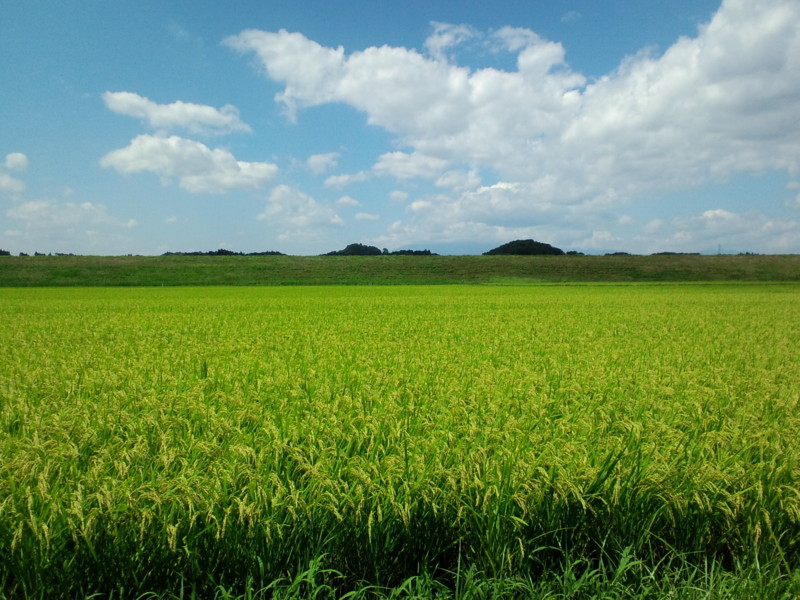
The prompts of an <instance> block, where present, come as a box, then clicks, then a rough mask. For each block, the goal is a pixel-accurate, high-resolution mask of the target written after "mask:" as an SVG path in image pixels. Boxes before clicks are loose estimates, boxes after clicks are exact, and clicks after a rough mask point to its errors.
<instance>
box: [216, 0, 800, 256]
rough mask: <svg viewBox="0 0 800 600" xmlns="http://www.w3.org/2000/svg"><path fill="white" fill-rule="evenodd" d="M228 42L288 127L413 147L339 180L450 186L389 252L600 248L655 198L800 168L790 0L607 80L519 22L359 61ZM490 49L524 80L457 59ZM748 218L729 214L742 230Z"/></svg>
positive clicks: (327, 52) (417, 210)
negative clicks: (522, 243)
mask: <svg viewBox="0 0 800 600" xmlns="http://www.w3.org/2000/svg"><path fill="white" fill-rule="evenodd" d="M225 44H227V45H228V46H229V47H231V48H233V49H235V50H237V51H239V52H241V53H246V54H254V55H255V56H256V57H257V59H258V61H259V62H260V64H261V66H262V67H263V72H264V73H265V74H266V75H267V77H269V78H270V79H272V80H274V81H276V82H278V83H280V84H281V85H282V86H283V89H282V91H280V92H279V93H278V94H277V95H276V96H275V101H276V102H278V103H279V104H281V105H282V106H283V107H284V109H285V112H286V114H287V115H288V116H289V118H290V119H296V118H297V117H298V114H299V112H300V111H301V110H302V109H305V108H308V107H313V106H318V105H322V104H327V103H344V104H347V105H349V106H352V107H354V108H356V109H357V110H359V111H362V112H363V113H364V114H365V116H366V120H367V122H368V123H369V124H371V125H376V126H379V127H381V128H383V129H385V130H387V131H389V132H391V133H393V134H394V135H395V136H396V142H397V144H398V145H399V146H401V147H404V148H407V150H403V151H397V152H391V153H386V154H383V155H380V156H376V157H375V162H374V164H373V166H372V167H371V169H369V170H364V171H360V172H357V173H351V174H347V173H344V174H335V175H331V176H330V177H329V178H328V179H327V180H326V185H328V186H329V187H333V188H342V187H345V186H347V185H352V184H353V183H357V182H359V181H364V180H366V179H368V178H372V177H377V176H386V177H393V178H395V179H396V180H398V181H403V180H408V179H411V178H421V179H423V180H428V181H430V182H431V183H435V184H437V185H438V187H440V188H441V191H440V192H436V193H429V194H426V195H422V196H418V197H417V198H415V199H414V200H413V201H412V202H411V203H409V207H408V208H409V212H408V219H407V220H404V221H403V222H400V223H395V224H394V225H393V226H392V228H390V229H389V230H388V231H387V232H386V235H385V236H384V240H385V241H391V240H396V241H397V242H398V243H402V242H404V241H405V240H407V239H412V238H413V239H431V238H432V237H436V238H445V239H447V238H453V239H455V238H457V237H458V236H463V237H462V239H475V238H474V236H475V235H479V236H484V238H485V239H497V238H500V237H501V236H506V237H507V236H508V234H509V232H519V233H522V232H526V233H531V232H539V233H548V232H551V233H553V235H557V236H558V239H573V240H575V241H576V242H577V241H584V242H587V243H588V244H599V243H604V242H603V241H602V240H604V239H605V241H606V242H608V241H609V240H608V239H607V238H608V236H606V235H605V234H604V230H603V229H600V228H597V229H595V230H594V233H593V234H592V235H591V236H589V237H588V238H587V237H586V236H585V232H586V231H587V230H589V231H592V230H593V227H594V226H595V225H597V224H596V223H594V221H595V220H597V219H598V218H599V217H600V216H601V215H602V214H603V213H604V212H608V211H611V210H612V209H614V210H618V209H620V207H624V206H626V205H628V204H630V203H632V202H634V201H640V200H641V199H642V198H656V199H657V198H658V197H661V196H663V195H665V194H668V193H670V192H675V191H680V190H687V189H691V188H696V187H699V186H703V185H707V184H710V183H715V182H721V181H726V180H728V179H730V178H731V177H734V176H736V175H738V174H754V173H766V172H775V171H780V172H784V173H786V174H788V175H789V176H790V177H797V176H798V174H799V173H800V129H798V127H797V115H798V114H800V4H799V3H797V2H794V1H790V0H762V1H759V2H749V1H747V0H726V1H724V2H723V3H722V5H721V7H720V9H719V10H718V11H717V13H716V14H715V15H714V16H713V18H712V19H711V21H710V22H709V23H708V24H706V25H703V26H702V27H700V28H699V29H698V31H697V34H696V36H694V37H683V38H680V39H679V40H678V41H676V42H675V43H674V44H673V45H672V46H671V47H669V48H668V49H667V50H666V51H665V52H663V53H662V54H660V55H656V54H654V53H652V52H648V51H643V52H641V53H639V54H637V55H635V56H630V57H627V58H625V60H623V61H622V63H621V64H620V66H619V68H618V69H616V70H615V71H614V72H613V73H610V74H608V75H606V76H604V77H601V78H599V79H597V80H592V81H590V80H588V79H587V78H586V77H585V76H583V75H582V74H580V73H578V72H575V71H573V70H572V69H571V68H570V66H569V65H568V64H567V63H566V60H565V50H564V47H563V46H562V45H561V44H559V43H557V42H552V41H549V40H546V39H543V38H542V37H540V36H539V35H538V34H536V33H535V32H533V31H530V30H527V29H522V28H511V27H507V28H503V29H500V30H498V31H495V32H492V33H488V34H485V33H481V32H478V31H477V30H475V29H473V28H471V27H468V26H461V25H448V24H443V23H435V24H434V32H433V34H432V35H431V37H430V38H429V39H428V40H427V42H426V43H425V45H424V48H425V53H421V52H419V51H417V50H414V49H410V48H402V47H389V46H382V47H371V48H366V49H364V50H361V51H355V52H351V53H346V52H345V50H344V49H343V48H342V47H337V48H331V47H326V46H323V45H321V44H319V43H317V42H315V41H313V40H311V39H308V38H307V37H305V36H304V35H302V34H300V33H290V32H287V31H285V30H281V31H278V32H267V31H259V30H246V31H243V32H241V33H240V34H238V35H235V36H233V37H230V38H228V39H227V40H226V41H225ZM475 44H480V45H482V46H483V47H485V48H488V49H491V50H492V51H503V52H511V53H514V54H515V55H516V70H513V71H504V70H500V69H495V68H482V69H471V68H468V67H464V66H459V65H458V64H457V56H458V50H459V49H460V48H461V47H464V46H468V45H475ZM735 217H736V219H750V220H751V218H752V215H750V217H748V216H747V215H744V214H741V215H738V216H735ZM697 219H699V220H698V221H696V222H695V221H691V219H690V220H689V221H683V222H681V221H675V222H673V223H672V226H674V227H675V228H677V229H680V228H681V227H687V228H690V229H691V228H694V229H695V230H697V229H698V228H701V226H700V224H703V227H706V228H707V227H711V225H710V224H711V223H713V222H715V221H714V219H718V217H707V216H697ZM736 219H728V220H727V221H723V222H724V223H727V230H731V231H732V228H735V222H736ZM768 223H769V220H768V219H767V220H765V222H764V227H768ZM545 224H546V225H545ZM792 227H793V228H795V229H794V231H795V232H797V224H796V223H793V224H791V225H790V228H792ZM545 230H547V231H545ZM643 233H644V232H643ZM570 236H572V237H570ZM611 237H612V238H613V237H614V236H611ZM662 239H663V240H664V241H666V240H669V239H670V238H669V237H665V238H662ZM611 241H613V239H612V240H611Z"/></svg>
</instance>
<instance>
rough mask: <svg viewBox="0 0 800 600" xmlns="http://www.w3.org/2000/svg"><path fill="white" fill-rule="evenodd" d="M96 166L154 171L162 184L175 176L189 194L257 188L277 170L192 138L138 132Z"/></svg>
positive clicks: (135, 171) (125, 171)
mask: <svg viewBox="0 0 800 600" xmlns="http://www.w3.org/2000/svg"><path fill="white" fill-rule="evenodd" d="M100 165H101V166H102V167H110V168H113V169H115V170H117V171H118V172H120V173H125V174H128V173H144V172H149V173H155V174H156V175H158V176H159V177H161V181H162V184H163V185H166V184H168V183H169V182H170V181H172V180H173V179H177V181H178V184H179V185H180V187H182V188H183V189H185V190H186V191H187V192H190V193H192V194H201V193H205V194H220V193H224V192H229V191H232V190H237V189H247V188H260V187H263V186H264V185H266V184H267V182H268V181H269V180H270V179H272V178H273V177H274V176H275V175H276V173H277V172H278V167H277V166H276V165H274V164H271V163H266V162H245V161H240V160H236V158H235V157H234V156H233V154H231V153H230V152H229V151H227V150H224V149H221V148H216V149H213V150H212V149H210V148H208V147H207V146H206V145H204V144H201V143H200V142H197V141H194V140H187V139H184V138H181V137H177V136H169V137H163V136H152V135H140V136H138V137H136V138H134V139H133V140H132V141H131V143H130V144H129V145H128V146H127V147H125V148H121V149H119V150H114V151H112V152H109V153H108V154H106V155H105V156H104V157H103V158H102V159H101V160H100Z"/></svg>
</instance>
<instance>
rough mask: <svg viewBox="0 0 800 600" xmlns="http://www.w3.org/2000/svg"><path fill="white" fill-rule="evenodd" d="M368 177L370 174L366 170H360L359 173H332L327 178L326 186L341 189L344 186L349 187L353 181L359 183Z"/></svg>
mask: <svg viewBox="0 0 800 600" xmlns="http://www.w3.org/2000/svg"><path fill="white" fill-rule="evenodd" d="M367 179H369V174H367V173H366V172H364V171H359V172H358V173H343V174H341V175H331V176H330V177H328V178H327V179H326V180H325V187H328V188H334V189H341V188H343V187H347V186H348V185H350V184H352V183H357V182H359V181H366V180H367Z"/></svg>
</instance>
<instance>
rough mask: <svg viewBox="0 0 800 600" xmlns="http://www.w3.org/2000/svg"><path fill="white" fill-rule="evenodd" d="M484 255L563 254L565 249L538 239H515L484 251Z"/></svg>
mask: <svg viewBox="0 0 800 600" xmlns="http://www.w3.org/2000/svg"><path fill="white" fill-rule="evenodd" d="M483 254H484V256H487V255H493V254H516V255H532V254H552V255H558V256H560V255H562V254H564V251H563V250H561V249H560V248H556V247H555V246H551V245H550V244H545V243H544V242H537V241H536V240H514V241H513V242H508V243H507V244H503V245H502V246H498V247H497V248H494V249H492V250H489V251H488V252H484V253H483Z"/></svg>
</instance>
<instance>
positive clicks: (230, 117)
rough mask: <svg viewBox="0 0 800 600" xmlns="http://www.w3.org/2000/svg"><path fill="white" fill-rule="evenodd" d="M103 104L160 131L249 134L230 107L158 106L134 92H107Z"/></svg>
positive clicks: (236, 113) (246, 126)
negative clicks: (182, 130) (238, 132)
mask: <svg viewBox="0 0 800 600" xmlns="http://www.w3.org/2000/svg"><path fill="white" fill-rule="evenodd" d="M103 101H104V102H105V103H106V106H107V107H108V108H109V109H110V110H112V111H113V112H115V113H118V114H121V115H126V116H129V117H135V118H137V119H141V120H143V121H145V122H146V123H148V124H149V125H150V126H151V127H153V128H154V129H156V130H159V131H161V130H170V129H174V128H180V129H185V130H187V131H189V132H191V133H195V134H206V135H224V134H227V133H231V132H234V131H250V126H249V125H247V124H246V123H243V122H242V121H241V119H240V118H239V110H238V109H237V108H236V107H235V106H232V105H230V104H226V105H225V106H223V107H222V108H219V109H217V108H214V107H213V106H207V105H205V104H193V103H190V102H182V101H180V100H178V101H177V102H172V103H171V104H157V103H156V102H153V101H152V100H149V99H148V98H145V97H144V96H140V95H139V94H135V93H133V92H105V93H104V94H103Z"/></svg>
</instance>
